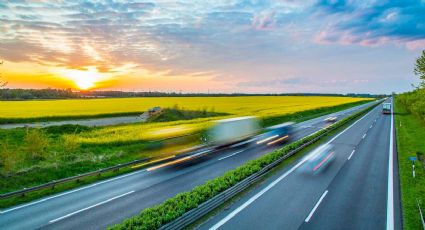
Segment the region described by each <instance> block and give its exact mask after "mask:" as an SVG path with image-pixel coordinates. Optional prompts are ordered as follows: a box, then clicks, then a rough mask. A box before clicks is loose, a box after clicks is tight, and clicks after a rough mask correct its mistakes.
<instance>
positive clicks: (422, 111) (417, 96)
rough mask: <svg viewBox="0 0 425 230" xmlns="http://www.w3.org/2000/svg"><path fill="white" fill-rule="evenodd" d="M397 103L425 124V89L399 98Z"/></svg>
mask: <svg viewBox="0 0 425 230" xmlns="http://www.w3.org/2000/svg"><path fill="white" fill-rule="evenodd" d="M397 101H398V102H399V103H401V104H402V105H403V107H404V108H405V109H406V110H407V111H408V112H410V113H412V114H413V115H415V116H416V117H417V118H419V119H420V120H422V121H424V122H425V88H422V89H416V90H414V91H412V92H408V93H403V94H400V95H398V96H397Z"/></svg>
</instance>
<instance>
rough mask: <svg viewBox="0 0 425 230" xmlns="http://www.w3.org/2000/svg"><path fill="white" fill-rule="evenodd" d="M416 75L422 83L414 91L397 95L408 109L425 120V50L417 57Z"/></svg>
mask: <svg viewBox="0 0 425 230" xmlns="http://www.w3.org/2000/svg"><path fill="white" fill-rule="evenodd" d="M414 73H415V75H417V76H419V78H420V79H421V84H420V85H419V87H417V88H416V89H415V90H414V91H412V92H407V93H403V94H400V95H398V96H397V101H398V102H400V103H401V104H402V105H403V106H404V107H405V108H406V110H407V111H409V112H410V113H412V114H414V115H415V116H416V117H418V118H419V119H421V120H422V121H424V122H425V50H423V51H422V55H421V56H420V57H419V58H418V59H416V64H415V69H414Z"/></svg>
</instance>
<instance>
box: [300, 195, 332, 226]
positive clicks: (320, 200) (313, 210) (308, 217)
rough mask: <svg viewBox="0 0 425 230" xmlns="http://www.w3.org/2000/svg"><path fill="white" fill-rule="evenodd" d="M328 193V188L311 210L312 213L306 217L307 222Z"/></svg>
mask: <svg viewBox="0 0 425 230" xmlns="http://www.w3.org/2000/svg"><path fill="white" fill-rule="evenodd" d="M326 194H328V190H326V191H325V192H324V193H323V194H322V196H321V197H320V199H319V201H317V203H316V205H314V207H313V209H312V210H311V212H310V214H308V216H307V218H305V222H309V221H310V219H311V217H313V214H314V212H315V211H316V209H317V208H318V207H319V205H320V203H321V202H322V200H323V198H325V196H326Z"/></svg>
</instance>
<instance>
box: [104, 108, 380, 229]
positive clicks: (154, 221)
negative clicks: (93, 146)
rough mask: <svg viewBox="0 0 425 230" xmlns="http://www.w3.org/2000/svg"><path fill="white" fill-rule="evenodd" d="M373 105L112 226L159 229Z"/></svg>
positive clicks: (347, 121)
mask: <svg viewBox="0 0 425 230" xmlns="http://www.w3.org/2000/svg"><path fill="white" fill-rule="evenodd" d="M372 108H374V106H372V107H369V108H368V109H365V110H363V111H361V112H358V113H356V114H354V115H352V116H350V117H347V118H345V119H342V120H340V121H338V122H336V123H334V124H333V125H332V126H330V127H327V128H324V129H322V130H320V131H318V132H316V133H314V134H312V135H310V136H308V137H305V138H302V139H300V140H298V141H295V142H293V143H291V144H288V145H285V146H284V147H282V148H281V149H278V150H275V151H273V152H271V153H269V154H266V155H263V156H261V157H259V158H257V159H255V160H251V161H248V162H247V163H245V164H243V165H241V166H239V167H237V168H236V169H233V170H230V171H228V172H226V173H225V174H224V175H222V176H219V177H217V178H215V179H212V180H209V181H207V182H206V183H204V184H202V185H199V186H197V187H195V188H194V189H192V190H191V191H188V192H182V193H179V194H177V195H176V196H174V197H172V198H169V199H168V200H166V201H165V202H163V203H161V204H159V205H156V206H153V207H151V208H147V209H144V210H143V211H142V212H141V213H140V214H138V215H136V216H134V217H131V218H128V219H127V220H125V221H123V222H122V223H121V224H117V225H114V226H112V227H110V229H114V230H116V229H158V228H160V227H161V226H163V225H165V224H167V223H169V222H171V221H173V220H175V219H177V218H178V217H180V216H182V215H183V214H184V213H186V212H188V211H190V210H192V209H194V208H196V207H198V205H200V204H202V203H203V202H205V201H207V200H208V199H211V198H212V197H214V196H216V195H218V194H219V193H221V192H223V191H225V190H226V189H228V188H230V187H232V186H234V185H235V184H237V183H238V182H240V181H242V180H243V179H245V178H247V177H248V176H250V175H252V174H254V173H256V172H258V171H259V170H261V169H262V168H264V167H266V166H267V165H269V164H271V163H272V162H274V161H276V160H278V159H279V158H281V157H283V156H284V155H286V154H287V153H289V152H290V151H292V150H295V149H296V148H298V147H301V146H302V145H303V144H305V143H307V142H310V141H311V140H314V139H315V138H317V137H319V136H321V135H323V134H324V133H327V132H328V131H332V130H334V129H336V128H339V127H341V126H343V125H346V124H347V123H350V122H351V121H353V120H354V119H356V118H358V117H359V116H361V115H364V114H365V113H366V112H368V111H370V110H371V109H372Z"/></svg>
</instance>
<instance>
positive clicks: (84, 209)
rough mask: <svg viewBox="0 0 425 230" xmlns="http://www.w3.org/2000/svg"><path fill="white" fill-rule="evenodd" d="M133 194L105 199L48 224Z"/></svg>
mask: <svg viewBox="0 0 425 230" xmlns="http://www.w3.org/2000/svg"><path fill="white" fill-rule="evenodd" d="M133 192H134V191H131V192H127V193H124V194H121V195H119V196H115V197H112V198H109V199H107V200H105V201H102V202H100V203H97V204H94V205H92V206H89V207H86V208H83V209H80V210H78V211H75V212H71V213H69V214H66V215H65V216H61V217H59V218H56V219H54V220H51V221H49V223H54V222H57V221H59V220H63V219H65V218H67V217H70V216H73V215H75V214H77V213H80V212H84V211H86V210H88V209H91V208H94V207H96V206H99V205H102V204H105V203H108V202H111V201H113V200H115V199H118V198H121V197H123V196H126V195H129V194H131V193H133Z"/></svg>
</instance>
